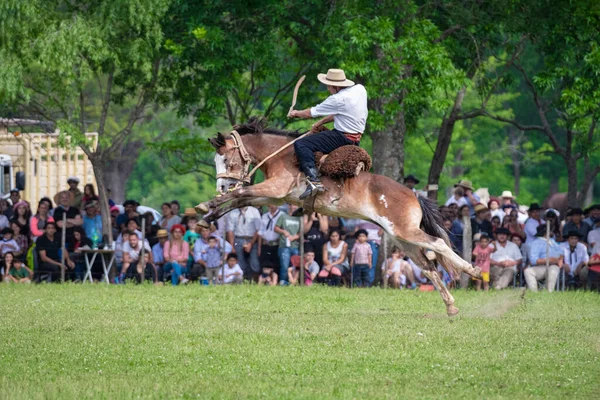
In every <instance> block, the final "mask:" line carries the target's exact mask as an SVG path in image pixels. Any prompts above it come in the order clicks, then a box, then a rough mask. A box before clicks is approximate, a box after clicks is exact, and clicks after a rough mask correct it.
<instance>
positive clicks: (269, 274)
mask: <svg viewBox="0 0 600 400" xmlns="http://www.w3.org/2000/svg"><path fill="white" fill-rule="evenodd" d="M292 257H296V256H292ZM277 282H278V281H277V272H275V268H273V267H263V268H262V272H261V274H260V276H259V277H258V284H259V285H267V286H276V285H277Z"/></svg>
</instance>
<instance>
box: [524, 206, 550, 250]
mask: <svg viewBox="0 0 600 400" xmlns="http://www.w3.org/2000/svg"><path fill="white" fill-rule="evenodd" d="M541 211H542V208H541V207H540V205H539V204H538V203H532V204H531V205H530V206H529V210H528V211H527V212H528V214H529V218H528V219H527V221H526V222H525V229H524V230H525V235H526V240H525V243H527V244H531V243H533V241H534V240H536V235H537V233H536V232H537V228H538V226H540V225H541V224H545V223H546V222H545V221H544V220H543V219H542V218H541V217H540V213H541Z"/></svg>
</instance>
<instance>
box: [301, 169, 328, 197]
mask: <svg viewBox="0 0 600 400" xmlns="http://www.w3.org/2000/svg"><path fill="white" fill-rule="evenodd" d="M307 172H308V173H307V174H306V190H305V191H304V193H302V194H301V195H300V197H299V198H300V200H304V199H306V198H307V197H309V196H316V195H317V193H319V192H324V191H325V186H323V184H322V183H321V181H320V180H319V178H318V177H317V169H316V168H309V169H308V171H307Z"/></svg>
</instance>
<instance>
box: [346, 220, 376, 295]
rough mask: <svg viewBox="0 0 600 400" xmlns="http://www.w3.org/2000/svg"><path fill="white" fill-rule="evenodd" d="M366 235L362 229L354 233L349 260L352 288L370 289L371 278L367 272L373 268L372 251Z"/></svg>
mask: <svg viewBox="0 0 600 400" xmlns="http://www.w3.org/2000/svg"><path fill="white" fill-rule="evenodd" d="M367 235H368V233H367V231H366V230H364V229H359V230H358V231H356V233H355V234H354V236H355V237H356V243H354V247H352V256H351V258H350V267H351V268H352V271H353V275H354V286H357V287H370V286H371V282H372V281H371V277H370V275H371V274H370V273H369V270H370V269H371V268H373V258H375V257H374V256H373V250H372V248H371V245H370V244H369V243H367V238H368V236H367Z"/></svg>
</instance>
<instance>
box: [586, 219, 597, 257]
mask: <svg viewBox="0 0 600 400" xmlns="http://www.w3.org/2000/svg"><path fill="white" fill-rule="evenodd" d="M587 243H588V248H589V251H590V253H591V254H600V219H599V220H598V221H597V222H595V223H594V226H592V229H591V230H590V231H589V232H588V235H587Z"/></svg>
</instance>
